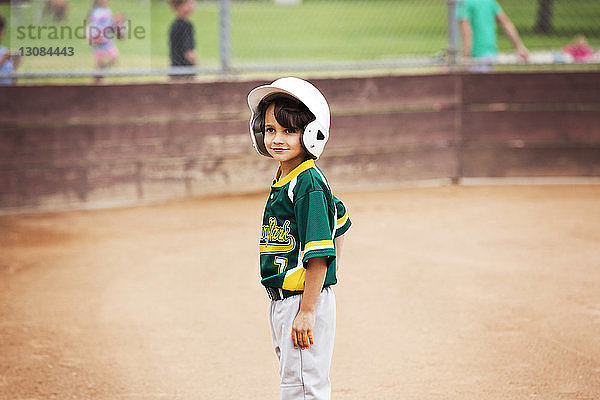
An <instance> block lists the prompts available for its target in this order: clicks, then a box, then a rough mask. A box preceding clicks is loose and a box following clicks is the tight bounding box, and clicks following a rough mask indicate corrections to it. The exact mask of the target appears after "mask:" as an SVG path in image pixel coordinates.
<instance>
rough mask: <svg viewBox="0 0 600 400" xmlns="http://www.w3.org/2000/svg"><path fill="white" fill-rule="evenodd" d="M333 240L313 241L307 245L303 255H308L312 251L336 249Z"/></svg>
mask: <svg viewBox="0 0 600 400" xmlns="http://www.w3.org/2000/svg"><path fill="white" fill-rule="evenodd" d="M334 248H335V247H334V246H333V240H331V239H328V240H313V241H312V242H308V243H306V246H304V251H303V253H307V252H309V251H311V250H322V249H334Z"/></svg>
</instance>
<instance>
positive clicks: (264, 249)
mask: <svg viewBox="0 0 600 400" xmlns="http://www.w3.org/2000/svg"><path fill="white" fill-rule="evenodd" d="M294 246H295V243H294V241H293V240H292V242H291V243H289V244H261V245H260V246H259V250H260V252H261V253H265V254H270V253H287V252H288V251H292V250H293V249H294Z"/></svg>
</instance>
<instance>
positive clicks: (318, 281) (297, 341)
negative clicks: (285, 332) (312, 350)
mask: <svg viewBox="0 0 600 400" xmlns="http://www.w3.org/2000/svg"><path fill="white" fill-rule="evenodd" d="M326 274H327V257H314V258H311V259H309V260H308V266H307V267H306V278H305V281H304V293H303V294H302V301H301V302H300V311H298V315H296V318H295V319H294V324H293V325H292V341H293V342H294V348H298V347H300V348H301V349H308V348H309V347H310V345H312V344H313V343H314V341H313V330H314V328H315V309H316V307H317V302H318V301H319V296H320V294H321V289H323V283H324V282H325V275H326Z"/></svg>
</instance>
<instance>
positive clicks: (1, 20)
mask: <svg viewBox="0 0 600 400" xmlns="http://www.w3.org/2000/svg"><path fill="white" fill-rule="evenodd" d="M5 26H6V20H5V19H4V17H3V16H2V14H0V32H2V31H3V30H4V27H5Z"/></svg>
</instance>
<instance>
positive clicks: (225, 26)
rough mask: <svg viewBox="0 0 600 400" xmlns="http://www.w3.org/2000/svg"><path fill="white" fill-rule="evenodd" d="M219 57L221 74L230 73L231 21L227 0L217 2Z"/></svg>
mask: <svg viewBox="0 0 600 400" xmlns="http://www.w3.org/2000/svg"><path fill="white" fill-rule="evenodd" d="M219 6H220V7H219V55H220V59H221V74H223V75H227V74H228V73H229V72H231V35H230V33H231V29H230V28H231V20H230V15H229V0H219Z"/></svg>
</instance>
